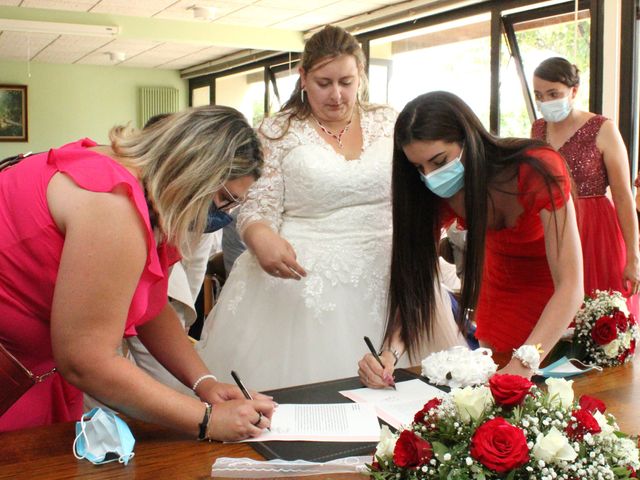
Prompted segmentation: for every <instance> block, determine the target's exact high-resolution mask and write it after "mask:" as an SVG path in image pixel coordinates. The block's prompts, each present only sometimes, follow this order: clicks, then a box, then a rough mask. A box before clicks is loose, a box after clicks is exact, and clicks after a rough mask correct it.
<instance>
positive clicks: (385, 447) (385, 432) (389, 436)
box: [376, 425, 398, 458]
mask: <svg viewBox="0 0 640 480" xmlns="http://www.w3.org/2000/svg"><path fill="white" fill-rule="evenodd" d="M397 440H398V437H397V436H396V435H395V434H394V433H393V432H392V431H391V430H389V427H387V426H386V425H383V426H382V428H381V429H380V442H379V443H378V446H377V447H376V457H381V458H391V457H393V450H394V449H395V448H396V441H397Z"/></svg>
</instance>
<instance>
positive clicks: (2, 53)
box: [0, 32, 58, 61]
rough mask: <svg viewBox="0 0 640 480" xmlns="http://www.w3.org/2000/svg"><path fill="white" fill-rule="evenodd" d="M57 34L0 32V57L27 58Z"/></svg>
mask: <svg viewBox="0 0 640 480" xmlns="http://www.w3.org/2000/svg"><path fill="white" fill-rule="evenodd" d="M57 37H58V36H57V35H53V34H49V33H31V34H27V33H19V32H0V59H4V60H25V61H26V60H27V53H28V54H29V56H30V57H31V58H33V56H34V55H36V54H37V53H38V52H39V51H40V50H42V49H43V48H44V47H46V46H47V45H48V44H49V43H51V42H53V41H54V40H55V39H56V38H57Z"/></svg>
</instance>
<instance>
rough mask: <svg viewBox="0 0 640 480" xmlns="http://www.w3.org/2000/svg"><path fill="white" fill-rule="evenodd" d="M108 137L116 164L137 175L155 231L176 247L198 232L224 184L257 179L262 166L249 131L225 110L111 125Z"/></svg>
mask: <svg viewBox="0 0 640 480" xmlns="http://www.w3.org/2000/svg"><path fill="white" fill-rule="evenodd" d="M109 139H110V140H111V148H112V149H113V151H114V152H115V153H116V155H118V156H119V157H120V158H121V159H122V162H123V163H124V164H125V165H126V166H129V167H133V168H135V169H137V170H138V171H139V177H140V180H141V182H142V183H143V185H144V187H145V189H146V194H147V195H148V198H149V199H150V200H151V201H152V202H153V205H154V207H155V209H156V211H157V214H158V217H159V223H160V226H161V230H162V232H163V234H164V235H165V237H166V240H167V241H168V242H169V243H171V244H173V245H176V246H182V245H187V244H190V243H192V242H193V241H194V239H195V237H198V236H199V235H200V234H201V232H202V231H203V230H204V225H205V222H206V218H207V212H208V210H209V206H210V205H211V202H212V201H213V197H214V195H215V193H216V192H217V191H218V190H219V189H220V188H221V187H222V185H223V184H224V182H226V181H227V180H233V179H236V178H240V177H244V176H247V175H250V176H252V177H253V178H254V179H257V178H258V177H259V176H260V173H261V169H262V165H263V156H262V150H261V148H260V142H259V140H258V137H257V136H256V133H255V131H254V130H253V128H251V126H250V125H249V123H248V122H247V121H246V119H245V118H244V116H243V115H242V114H241V113H240V112H238V111H237V110H235V109H233V108H230V107H224V106H216V105H209V106H204V107H197V108H191V109H188V110H185V111H183V112H179V113H175V114H172V115H171V116H170V118H166V119H164V120H163V121H160V122H157V123H156V124H154V125H152V126H150V127H148V128H145V129H144V130H135V129H132V128H130V127H126V126H118V127H114V128H112V129H111V131H110V132H109Z"/></svg>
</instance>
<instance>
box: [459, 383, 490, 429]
mask: <svg viewBox="0 0 640 480" xmlns="http://www.w3.org/2000/svg"><path fill="white" fill-rule="evenodd" d="M451 396H452V397H453V401H454V403H455V404H456V408H457V409H458V413H459V414H460V418H461V419H462V421H464V422H467V423H468V422H469V421H470V420H472V419H473V420H477V419H478V418H480V416H481V415H482V414H483V413H484V411H485V410H486V409H487V408H489V407H490V406H491V405H493V395H491V390H489V387H486V386H484V385H482V386H480V387H475V388H474V387H465V388H456V389H453V390H452V391H451Z"/></svg>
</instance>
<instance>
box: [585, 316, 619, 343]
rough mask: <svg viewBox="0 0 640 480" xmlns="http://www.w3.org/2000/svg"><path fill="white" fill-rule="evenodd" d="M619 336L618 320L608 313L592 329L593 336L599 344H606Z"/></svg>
mask: <svg viewBox="0 0 640 480" xmlns="http://www.w3.org/2000/svg"><path fill="white" fill-rule="evenodd" d="M617 336H618V329H617V325H616V321H615V319H614V318H613V317H609V316H607V315H605V316H603V317H600V318H599V319H598V320H597V321H596V324H595V325H594V326H593V330H591V338H593V341H594V342H596V343H597V344H598V345H606V344H607V343H609V342H612V341H613V340H615V339H616V338H617Z"/></svg>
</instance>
